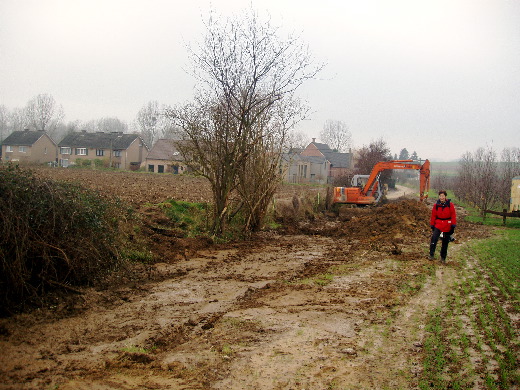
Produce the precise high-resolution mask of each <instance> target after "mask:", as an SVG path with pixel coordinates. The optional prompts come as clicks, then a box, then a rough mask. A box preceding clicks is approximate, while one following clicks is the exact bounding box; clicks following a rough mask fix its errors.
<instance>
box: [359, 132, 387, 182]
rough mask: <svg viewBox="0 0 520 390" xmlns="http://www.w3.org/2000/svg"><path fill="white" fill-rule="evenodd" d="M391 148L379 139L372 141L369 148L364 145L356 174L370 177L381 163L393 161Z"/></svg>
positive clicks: (360, 151)
mask: <svg viewBox="0 0 520 390" xmlns="http://www.w3.org/2000/svg"><path fill="white" fill-rule="evenodd" d="M391 158H392V157H391V154H390V148H389V147H388V145H387V144H386V142H385V141H384V140H383V138H379V139H378V140H376V141H372V142H371V143H370V144H369V145H368V146H366V145H364V146H363V147H362V148H361V149H360V150H359V151H358V160H357V163H356V172H357V173H359V174H361V175H368V174H369V173H370V172H372V168H374V165H376V163H378V162H379V161H387V160H391Z"/></svg>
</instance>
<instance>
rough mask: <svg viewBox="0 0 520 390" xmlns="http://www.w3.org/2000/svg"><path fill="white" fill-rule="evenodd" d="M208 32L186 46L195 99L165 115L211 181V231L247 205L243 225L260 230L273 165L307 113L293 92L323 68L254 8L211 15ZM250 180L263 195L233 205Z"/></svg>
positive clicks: (184, 149)
mask: <svg viewBox="0 0 520 390" xmlns="http://www.w3.org/2000/svg"><path fill="white" fill-rule="evenodd" d="M206 30H207V34H206V36H205V39H204V41H203V42H202V43H201V44H200V45H199V46H198V47H197V49H191V48H189V54H190V57H191V60H192V63H193V65H194V76H195V77H196V79H197V80H198V82H199V85H198V91H197V94H196V97H195V100H194V102H193V103H190V104H187V105H185V106H184V107H180V108H173V109H170V110H168V116H169V117H171V118H172V119H174V120H175V121H176V124H177V125H179V126H180V127H181V128H182V129H183V135H184V136H183V138H184V141H185V142H179V143H178V148H179V149H180V152H181V154H183V156H184V158H185V159H187V160H188V161H189V162H190V163H191V165H192V168H194V169H196V170H198V172H200V174H202V175H203V176H205V177H206V178H207V179H208V180H209V182H210V184H211V188H212V191H213V201H214V211H213V212H214V215H213V216H214V223H213V232H214V233H215V234H221V233H222V232H223V231H224V230H225V227H226V221H227V220H228V218H229V217H230V216H233V215H234V213H235V212H236V211H237V208H244V209H245V212H246V215H247V216H246V219H249V220H250V221H251V222H250V223H249V225H246V227H245V229H255V228H257V227H258V226H259V224H260V222H259V221H258V220H257V219H256V218H257V217H261V216H262V214H263V211H262V210H261V209H262V208H266V207H267V204H268V200H270V199H271V197H272V191H271V190H270V188H272V186H273V184H272V183H276V182H277V181H278V180H279V177H278V174H277V172H278V170H273V169H270V167H271V166H272V164H274V165H276V166H277V167H278V162H279V159H280V153H281V149H280V148H281V146H282V145H283V144H284V142H285V138H286V136H287V131H288V130H289V129H290V128H293V127H294V125H295V123H297V122H298V121H299V120H301V119H303V118H304V117H305V115H306V113H307V109H306V107H305V106H303V105H300V104H298V101H297V99H296V98H295V96H294V93H295V91H296V90H297V88H298V87H299V86H300V85H302V83H303V82H304V81H306V80H308V79H310V78H313V77H314V76H315V75H316V73H317V72H318V71H319V70H320V69H321V66H317V67H314V66H312V62H311V57H310V55H309V54H308V50H307V47H306V46H305V45H303V44H302V43H300V42H299V40H298V39H297V38H293V37H289V38H288V39H286V40H282V39H280V38H279V37H278V36H277V33H278V29H276V28H274V27H273V26H272V25H271V24H270V22H269V21H267V22H263V21H260V20H259V18H258V15H257V14H256V13H255V12H254V11H252V10H251V11H250V12H249V13H247V14H246V16H244V17H243V18H240V19H239V18H235V19H227V20H221V19H219V18H217V17H215V15H213V14H212V15H210V18H209V20H208V22H207V24H206ZM274 142H277V144H276V145H277V148H275V147H274V146H275V144H274ZM257 164H259V165H262V164H267V165H268V166H264V167H263V169H262V168H261V167H258V166H257ZM244 167H248V170H251V172H263V174H262V175H259V176H258V177H257V179H258V180H259V182H260V181H262V182H263V184H262V185H260V184H258V183H257V182H254V183H252V182H251V180H252V179H253V177H254V176H256V175H257V174H255V173H251V172H249V173H248V172H246V171H245V170H244ZM245 180H247V183H249V184H246V183H245V182H244V181H245ZM248 185H250V186H251V187H255V188H260V187H262V189H261V190H258V192H256V194H257V196H258V197H259V198H258V199H255V200H251V199H244V198H242V199H239V200H238V201H237V202H236V204H233V203H232V202H230V196H231V193H232V192H233V191H234V190H237V189H242V190H244V189H245V188H247V186H248ZM238 193H239V195H240V194H241V195H242V197H244V196H246V195H245V192H240V191H239V192H238ZM262 198H265V199H267V201H264V199H262ZM253 214H254V215H253Z"/></svg>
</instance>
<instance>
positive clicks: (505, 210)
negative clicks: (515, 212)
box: [502, 209, 507, 226]
mask: <svg viewBox="0 0 520 390" xmlns="http://www.w3.org/2000/svg"><path fill="white" fill-rule="evenodd" d="M502 211H503V212H504V219H503V222H504V226H506V213H507V209H502Z"/></svg>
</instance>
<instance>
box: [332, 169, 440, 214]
mask: <svg viewBox="0 0 520 390" xmlns="http://www.w3.org/2000/svg"><path fill="white" fill-rule="evenodd" d="M387 169H415V170H418V171H419V175H420V176H419V183H420V189H419V191H420V200H421V201H423V200H425V199H426V198H428V190H429V189H430V161H429V160H426V161H425V162H424V164H421V163H419V162H416V161H413V160H391V161H380V162H378V163H377V164H376V165H375V166H374V168H373V169H372V173H370V175H355V176H354V177H353V178H352V187H334V192H333V199H332V203H333V204H335V203H350V204H357V205H371V204H375V203H377V202H379V201H380V200H381V198H382V196H383V191H382V189H381V185H380V183H379V176H380V175H381V172H383V171H385V170H387ZM364 181H366V183H365V184H363V182H364Z"/></svg>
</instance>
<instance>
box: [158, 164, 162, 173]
mask: <svg viewBox="0 0 520 390" xmlns="http://www.w3.org/2000/svg"><path fill="white" fill-rule="evenodd" d="M157 173H164V165H157Z"/></svg>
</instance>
